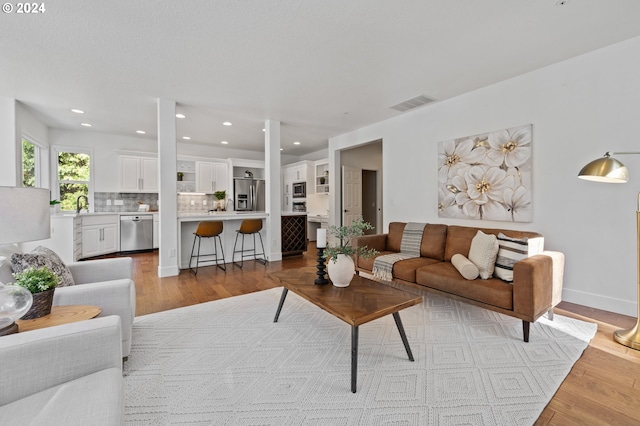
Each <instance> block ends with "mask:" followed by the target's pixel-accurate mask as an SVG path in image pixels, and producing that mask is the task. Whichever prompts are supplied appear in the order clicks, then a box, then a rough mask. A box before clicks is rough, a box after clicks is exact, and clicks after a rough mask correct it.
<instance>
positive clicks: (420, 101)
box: [391, 95, 435, 112]
mask: <svg viewBox="0 0 640 426" xmlns="http://www.w3.org/2000/svg"><path fill="white" fill-rule="evenodd" d="M433 101H435V99H431V98H428V97H426V96H425V95H420V96H416V97H415V98H411V99H407V100H406V101H404V102H400V103H399V104H398V105H394V106H392V107H391V109H395V110H396V111H400V112H405V111H408V110H410V109H414V108H418V107H419V106H422V105H426V104H428V103H431V102H433Z"/></svg>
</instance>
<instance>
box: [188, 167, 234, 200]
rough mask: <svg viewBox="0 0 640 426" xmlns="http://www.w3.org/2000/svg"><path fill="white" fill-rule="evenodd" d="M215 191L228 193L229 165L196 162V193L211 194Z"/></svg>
mask: <svg viewBox="0 0 640 426" xmlns="http://www.w3.org/2000/svg"><path fill="white" fill-rule="evenodd" d="M216 191H227V193H229V192H230V188H229V165H228V164H227V163H215V162H209V161H196V192H204V193H207V194H213V193H214V192H216Z"/></svg>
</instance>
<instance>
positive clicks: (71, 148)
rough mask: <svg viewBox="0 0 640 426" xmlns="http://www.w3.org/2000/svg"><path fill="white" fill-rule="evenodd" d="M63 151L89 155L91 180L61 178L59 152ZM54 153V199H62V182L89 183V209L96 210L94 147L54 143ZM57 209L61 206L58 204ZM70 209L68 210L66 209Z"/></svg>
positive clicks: (52, 190) (52, 158) (52, 167)
mask: <svg viewBox="0 0 640 426" xmlns="http://www.w3.org/2000/svg"><path fill="white" fill-rule="evenodd" d="M61 152H70V153H73V154H86V155H88V156H89V181H84V180H62V181H61V180H60V179H59V178H58V177H59V176H60V174H59V172H58V154H60V153H61ZM52 153H53V155H52V156H51V171H52V173H51V174H52V180H51V181H52V182H53V185H51V186H52V189H51V194H52V196H53V197H55V198H53V199H55V200H60V184H61V183H79V184H87V185H88V188H89V190H88V195H87V198H89V211H91V212H92V211H94V210H93V200H94V184H95V171H94V169H95V166H94V163H93V162H94V155H93V149H92V148H83V147H77V146H65V145H54V146H52ZM56 209H58V210H60V206H59V205H57V206H56ZM65 211H68V210H65Z"/></svg>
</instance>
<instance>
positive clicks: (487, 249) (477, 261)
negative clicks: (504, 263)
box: [469, 231, 500, 280]
mask: <svg viewBox="0 0 640 426" xmlns="http://www.w3.org/2000/svg"><path fill="white" fill-rule="evenodd" d="M499 248H500V247H499V245H498V238H496V236H495V235H493V234H485V233H484V232H482V231H478V233H477V234H476V236H475V237H473V240H471V248H469V260H470V261H472V262H473V264H474V265H476V266H477V267H478V270H479V271H480V278H482V279H483V280H486V279H489V278H491V276H492V275H493V269H494V267H495V264H496V257H497V256H498V249H499Z"/></svg>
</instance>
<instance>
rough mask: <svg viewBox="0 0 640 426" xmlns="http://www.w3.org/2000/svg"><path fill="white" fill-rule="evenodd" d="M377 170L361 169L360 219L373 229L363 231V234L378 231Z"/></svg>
mask: <svg viewBox="0 0 640 426" xmlns="http://www.w3.org/2000/svg"><path fill="white" fill-rule="evenodd" d="M378 210H379V208H378V172H377V171H375V170H363V171H362V220H364V221H365V222H369V223H370V224H371V225H373V229H368V230H366V231H364V233H365V234H377V233H379V231H378V229H377V227H376V224H377V221H378Z"/></svg>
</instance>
